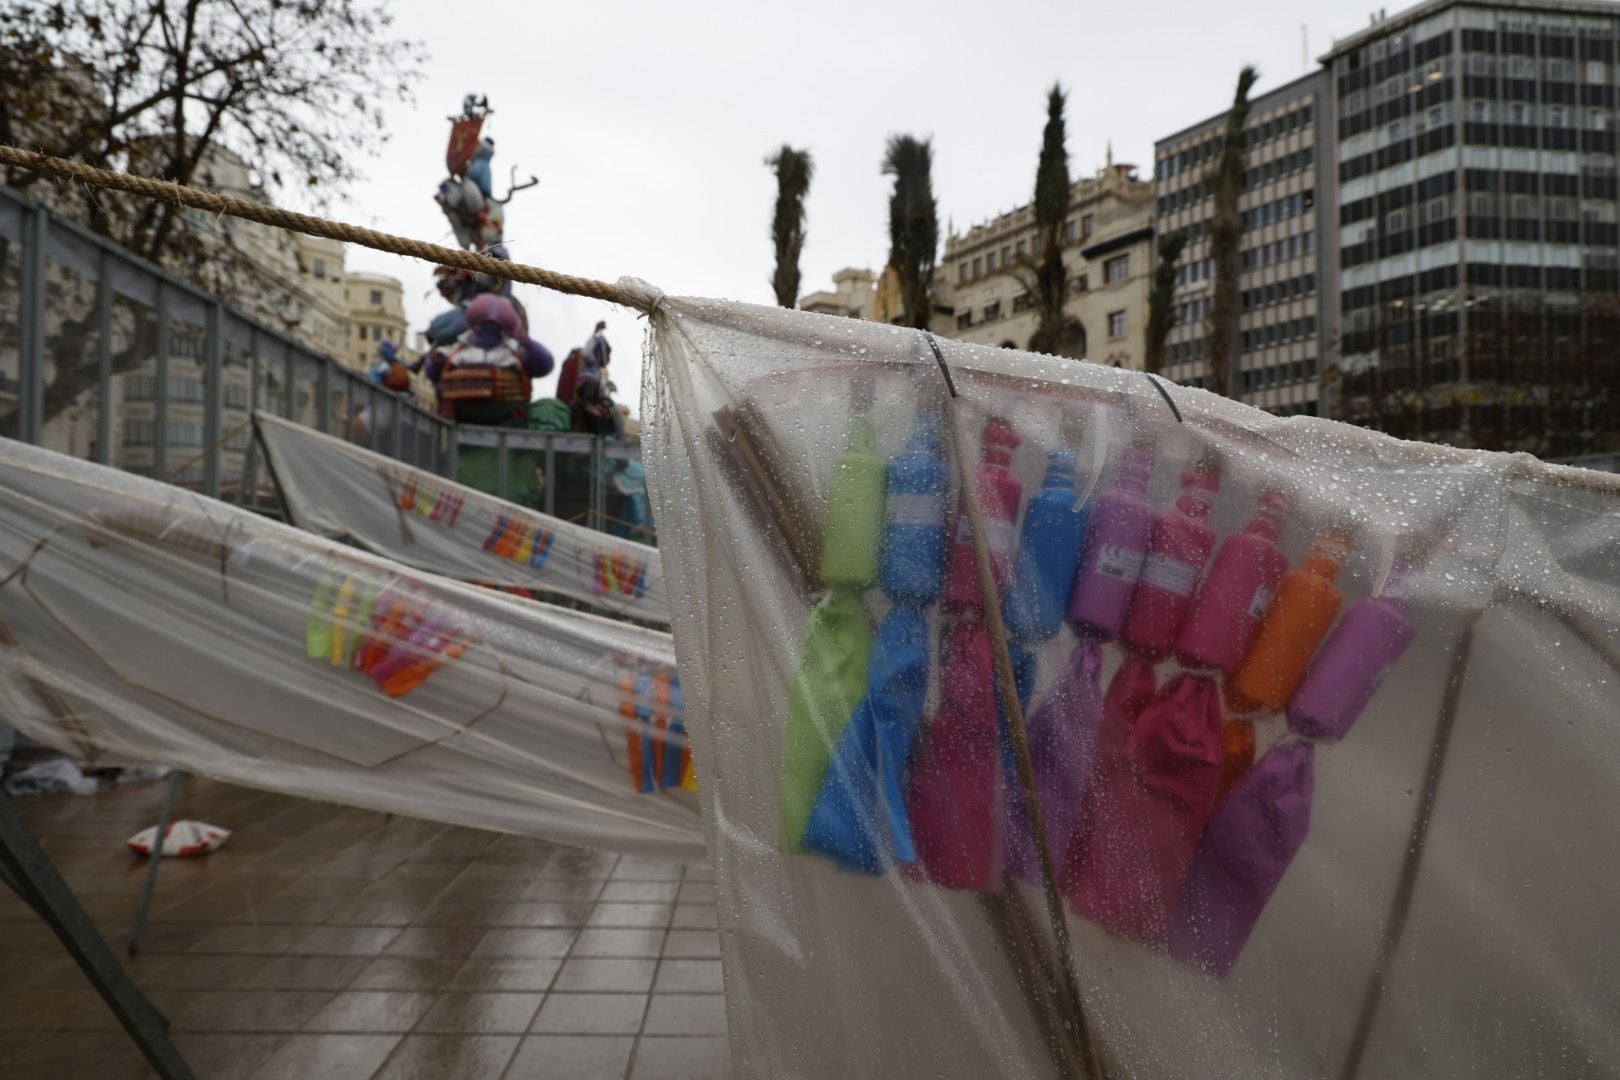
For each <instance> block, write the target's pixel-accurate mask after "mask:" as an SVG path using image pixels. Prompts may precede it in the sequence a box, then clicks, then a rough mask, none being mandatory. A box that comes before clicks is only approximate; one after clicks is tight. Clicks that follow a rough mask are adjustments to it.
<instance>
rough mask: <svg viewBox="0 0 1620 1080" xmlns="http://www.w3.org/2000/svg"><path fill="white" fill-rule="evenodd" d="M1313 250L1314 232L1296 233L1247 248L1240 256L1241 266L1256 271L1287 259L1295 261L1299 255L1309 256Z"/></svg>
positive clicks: (1314, 244) (1314, 247)
mask: <svg viewBox="0 0 1620 1080" xmlns="http://www.w3.org/2000/svg"><path fill="white" fill-rule="evenodd" d="M1315 250H1316V234H1315V233H1314V232H1308V233H1296V234H1295V235H1293V236H1285V237H1283V238H1282V239H1281V240H1273V241H1271V242H1270V243H1269V244H1257V245H1256V246H1254V247H1252V248H1249V249H1248V250H1247V251H1245V252H1243V254H1242V265H1243V269H1245V270H1256V269H1259V268H1261V267H1264V266H1271V265H1273V264H1274V263H1280V262H1285V261H1286V260H1288V259H1297V258H1299V257H1300V256H1301V255H1309V254H1311V253H1312V252H1313V251H1315Z"/></svg>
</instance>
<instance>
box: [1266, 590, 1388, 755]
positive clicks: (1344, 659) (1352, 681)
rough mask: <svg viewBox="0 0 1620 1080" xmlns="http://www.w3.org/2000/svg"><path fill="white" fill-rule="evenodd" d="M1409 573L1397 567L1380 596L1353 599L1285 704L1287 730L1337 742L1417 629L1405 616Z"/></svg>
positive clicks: (1369, 699) (1364, 706)
mask: <svg viewBox="0 0 1620 1080" xmlns="http://www.w3.org/2000/svg"><path fill="white" fill-rule="evenodd" d="M1412 584H1413V574H1412V570H1411V568H1410V567H1408V566H1404V565H1403V566H1398V567H1396V568H1395V571H1394V572H1393V573H1392V574H1391V575H1390V579H1389V581H1388V583H1387V584H1385V586H1384V591H1383V592H1382V593H1380V594H1379V595H1377V596H1368V597H1365V598H1364V599H1361V600H1357V601H1356V602H1355V603H1354V604H1351V605H1350V610H1349V611H1347V612H1345V614H1344V618H1343V619H1341V620H1340V622H1339V625H1338V627H1337V628H1336V629H1335V630H1334V631H1333V633H1332V634H1331V635H1329V637H1328V639H1327V641H1326V643H1324V644H1323V646H1322V649H1321V651H1320V652H1318V653H1317V654H1316V659H1315V660H1313V661H1312V662H1311V668H1310V670H1309V671H1308V672H1306V674H1305V681H1304V682H1302V683H1300V684H1299V689H1298V690H1295V691H1294V696H1293V698H1292V699H1290V700H1289V702H1288V726H1289V727H1291V728H1293V729H1294V730H1295V731H1297V732H1299V733H1300V734H1301V735H1304V736H1306V737H1308V738H1312V739H1322V738H1328V739H1342V738H1343V737H1344V734H1345V732H1347V731H1349V730H1350V725H1352V724H1354V723H1355V722H1356V720H1357V718H1359V717H1360V716H1361V713H1362V710H1363V709H1365V708H1366V707H1367V703H1368V702H1369V701H1371V700H1372V696H1373V694H1374V693H1376V692H1377V690H1378V687H1379V686H1380V685H1381V684H1382V683H1383V681H1384V676H1386V675H1388V674H1389V670H1390V668H1392V667H1394V666H1395V662H1396V661H1397V660H1399V659H1400V658H1401V656H1402V654H1404V653H1405V652H1406V649H1407V646H1409V645H1411V644H1412V639H1413V638H1414V637H1416V636H1417V630H1416V629H1415V628H1414V627H1413V626H1412V623H1411V620H1409V619H1408V618H1407V617H1406V604H1407V600H1408V599H1409V598H1410V596H1411V593H1412Z"/></svg>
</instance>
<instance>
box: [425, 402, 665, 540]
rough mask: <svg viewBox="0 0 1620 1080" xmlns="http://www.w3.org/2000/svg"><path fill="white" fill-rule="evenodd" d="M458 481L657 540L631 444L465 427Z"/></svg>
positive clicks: (460, 431)
mask: <svg viewBox="0 0 1620 1080" xmlns="http://www.w3.org/2000/svg"><path fill="white" fill-rule="evenodd" d="M455 476H456V479H458V480H460V481H461V482H462V483H464V484H467V485H468V486H470V487H475V488H478V489H479V490H481V491H487V492H489V493H490V494H492V495H496V496H499V497H500V498H503V499H506V500H507V501H508V502H514V503H517V504H518V505H520V506H527V507H530V508H531V509H534V510H539V511H541V512H542V513H545V514H550V515H551V516H553V517H559V518H563V519H564V520H566V521H573V522H577V523H579V524H581V525H586V526H589V527H590V528H593V529H598V530H601V531H603V532H610V533H614V534H616V535H618V536H623V537H627V538H629V539H631V540H636V541H639V542H640V543H644V544H652V543H656V535H655V533H654V531H653V524H652V518H651V514H650V511H649V509H648V504H647V496H646V486H645V483H644V482H643V480H642V474H641V449H640V447H639V446H638V445H637V444H636V443H634V442H626V441H623V440H614V439H602V438H596V437H593V436H590V435H580V434H574V433H569V432H549V431H528V430H524V429H513V428H484V427H469V426H468V425H465V424H463V425H461V426H459V427H458V428H457V429H456V469H455Z"/></svg>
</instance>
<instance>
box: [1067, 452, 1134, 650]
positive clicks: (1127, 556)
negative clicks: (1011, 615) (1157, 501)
mask: <svg viewBox="0 0 1620 1080" xmlns="http://www.w3.org/2000/svg"><path fill="white" fill-rule="evenodd" d="M1152 473H1153V451H1152V450H1150V449H1148V448H1147V447H1145V446H1135V445H1133V446H1131V447H1130V448H1129V449H1127V450H1126V451H1125V453H1124V454H1123V455H1122V456H1121V457H1120V461H1119V466H1118V469H1117V470H1116V472H1115V475H1114V486H1113V488H1112V489H1111V490H1109V491H1108V492H1107V493H1106V494H1104V495H1102V496H1101V497H1099V498H1098V499H1097V501H1096V502H1095V503H1094V504H1093V506H1092V511H1091V527H1090V530H1089V532H1088V534H1087V536H1086V546H1085V552H1084V554H1082V555H1081V556H1080V572H1079V573H1078V574H1077V575H1076V576H1075V579H1074V588H1073V590H1072V591H1070V593H1069V608H1068V613H1067V614H1068V619H1069V625H1070V626H1071V627H1073V629H1074V632H1075V633H1076V634H1081V635H1087V636H1092V637H1096V636H1099V635H1100V636H1101V637H1103V638H1104V639H1108V638H1112V637H1114V636H1116V635H1117V634H1118V633H1119V628H1120V624H1121V623H1123V622H1124V621H1125V611H1126V609H1127V608H1128V607H1129V606H1130V603H1131V593H1132V592H1134V591H1135V589H1136V582H1137V579H1138V578H1140V577H1141V576H1142V564H1143V561H1144V560H1145V559H1146V558H1147V546H1148V538H1149V535H1150V534H1151V533H1152V531H1153V507H1151V506H1149V505H1148V501H1147V493H1148V480H1149V478H1150V477H1151V476H1152Z"/></svg>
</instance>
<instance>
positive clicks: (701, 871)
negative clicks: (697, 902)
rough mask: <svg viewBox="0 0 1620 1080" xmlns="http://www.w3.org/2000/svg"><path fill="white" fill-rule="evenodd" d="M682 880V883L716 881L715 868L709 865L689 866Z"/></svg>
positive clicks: (691, 864) (695, 864) (694, 864)
mask: <svg viewBox="0 0 1620 1080" xmlns="http://www.w3.org/2000/svg"><path fill="white" fill-rule="evenodd" d="M681 880H682V881H713V880H714V868H713V867H711V866H710V865H709V864H708V863H690V864H688V865H687V867H686V873H685V875H684V876H683V877H682V878H681Z"/></svg>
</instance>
